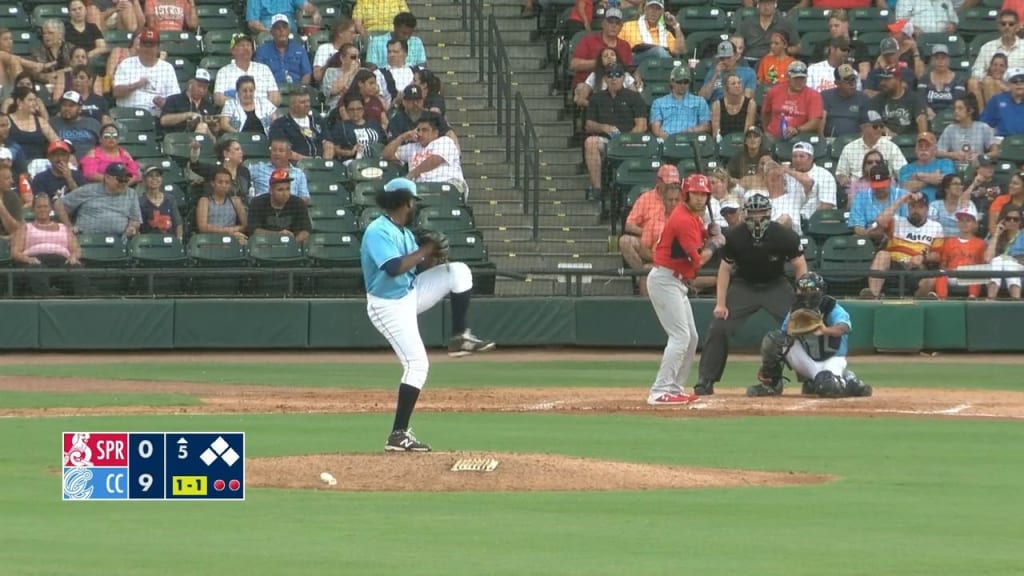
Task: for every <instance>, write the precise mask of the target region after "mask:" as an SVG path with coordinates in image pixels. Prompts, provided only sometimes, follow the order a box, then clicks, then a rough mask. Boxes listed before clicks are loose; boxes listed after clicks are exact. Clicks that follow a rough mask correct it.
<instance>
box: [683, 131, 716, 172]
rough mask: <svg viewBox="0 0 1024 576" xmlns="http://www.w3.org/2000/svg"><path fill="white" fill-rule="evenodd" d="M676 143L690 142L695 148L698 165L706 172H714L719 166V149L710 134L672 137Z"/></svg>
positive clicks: (688, 133)
mask: <svg viewBox="0 0 1024 576" xmlns="http://www.w3.org/2000/svg"><path fill="white" fill-rule="evenodd" d="M672 138H674V139H675V141H676V142H689V143H690V144H691V145H692V146H693V150H694V152H695V159H696V161H697V165H698V166H700V168H701V169H702V170H704V171H709V170H713V169H714V168H716V167H717V166H718V149H717V148H718V147H717V146H716V145H715V139H714V138H712V137H711V136H709V135H708V134H694V133H692V132H683V133H681V134H675V135H673V136H672Z"/></svg>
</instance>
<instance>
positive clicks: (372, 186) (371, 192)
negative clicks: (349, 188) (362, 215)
mask: <svg viewBox="0 0 1024 576" xmlns="http://www.w3.org/2000/svg"><path fill="white" fill-rule="evenodd" d="M383 189H384V182H382V181H380V180H369V181H366V182H360V183H358V184H356V186H355V191H354V192H353V193H352V202H354V203H355V204H358V205H359V206H376V205H377V193H378V192H379V191H381V190H383Z"/></svg>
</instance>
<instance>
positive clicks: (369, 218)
mask: <svg viewBox="0 0 1024 576" xmlns="http://www.w3.org/2000/svg"><path fill="white" fill-rule="evenodd" d="M383 214H384V211H383V210H381V209H380V208H378V207H376V206H364V207H363V209H362V210H360V211H359V229H360V230H366V227H367V226H369V225H370V223H371V222H373V221H374V220H376V219H377V218H378V217H380V216H382V215H383Z"/></svg>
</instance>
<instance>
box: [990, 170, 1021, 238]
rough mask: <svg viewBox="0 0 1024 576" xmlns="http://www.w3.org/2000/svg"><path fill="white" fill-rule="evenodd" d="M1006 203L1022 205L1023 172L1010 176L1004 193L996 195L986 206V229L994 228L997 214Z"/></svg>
mask: <svg viewBox="0 0 1024 576" xmlns="http://www.w3.org/2000/svg"><path fill="white" fill-rule="evenodd" d="M1008 204H1016V205H1017V206H1024V172H1017V173H1016V174H1014V175H1013V176H1010V182H1009V183H1008V184H1007V185H1006V194H1000V195H999V196H996V198H995V200H992V204H990V205H989V207H988V218H989V219H988V229H989V230H995V228H996V224H997V223H998V222H999V221H998V219H997V218H998V215H999V213H1000V212H1001V211H1002V209H1003V207H1004V206H1006V205H1008Z"/></svg>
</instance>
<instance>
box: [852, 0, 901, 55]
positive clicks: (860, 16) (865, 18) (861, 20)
mask: <svg viewBox="0 0 1024 576" xmlns="http://www.w3.org/2000/svg"><path fill="white" fill-rule="evenodd" d="M892 20H893V14H892V13H891V12H890V11H889V10H888V9H881V8H856V9H854V10H850V11H849V22H850V32H851V33H852V32H854V31H856V32H857V33H858V34H859V36H858V37H857V39H858V40H864V39H863V38H862V36H863V35H864V34H865V33H867V32H884V33H885V34H886V35H888V34H889V30H888V29H887V28H886V26H888V25H889V23H890V22H892ZM875 49H876V51H877V49H878V48H877V46H876V48H875Z"/></svg>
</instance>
